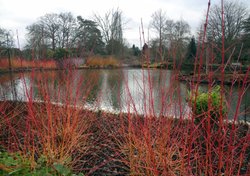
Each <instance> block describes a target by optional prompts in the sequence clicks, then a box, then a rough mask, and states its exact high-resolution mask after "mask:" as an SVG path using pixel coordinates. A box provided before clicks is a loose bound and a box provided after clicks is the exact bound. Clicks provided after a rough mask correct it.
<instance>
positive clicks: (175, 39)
mask: <svg viewBox="0 0 250 176" xmlns="http://www.w3.org/2000/svg"><path fill="white" fill-rule="evenodd" d="M168 24H169V25H167V26H168V27H167V29H166V35H167V36H168V37H167V38H168V43H169V51H170V56H171V57H172V58H173V59H175V60H183V59H184V57H185V54H186V51H187V46H188V42H189V40H190V26H189V24H188V23H187V22H186V21H184V20H182V19H181V20H179V21H176V22H171V21H169V22H168Z"/></svg>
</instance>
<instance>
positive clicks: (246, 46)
mask: <svg viewBox="0 0 250 176" xmlns="http://www.w3.org/2000/svg"><path fill="white" fill-rule="evenodd" d="M242 42H243V51H242V57H241V58H242V61H244V62H247V63H250V60H249V57H250V15H249V16H248V18H247V19H246V20H245V21H244V22H243V35H242Z"/></svg>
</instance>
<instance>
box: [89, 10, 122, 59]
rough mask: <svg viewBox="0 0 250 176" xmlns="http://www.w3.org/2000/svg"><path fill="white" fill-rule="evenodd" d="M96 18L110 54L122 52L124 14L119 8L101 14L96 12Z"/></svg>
mask: <svg viewBox="0 0 250 176" xmlns="http://www.w3.org/2000/svg"><path fill="white" fill-rule="evenodd" d="M94 20H95V21H96V23H97V25H98V27H99V28H100V30H101V32H102V36H103V39H104V41H105V44H106V48H107V51H108V54H121V52H122V48H123V30H124V25H125V23H123V16H122V11H120V10H119V9H116V10H109V11H108V12H106V13H105V14H104V16H103V17H102V16H100V15H98V14H94Z"/></svg>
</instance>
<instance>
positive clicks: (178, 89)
mask: <svg viewBox="0 0 250 176" xmlns="http://www.w3.org/2000/svg"><path fill="white" fill-rule="evenodd" d="M191 87H192V85H190V83H188V82H181V81H179V80H178V79H177V76H176V74H175V72H174V71H171V70H157V69H152V70H147V69H145V70H143V69H110V70H109V69H82V70H71V71H62V70H60V71H34V72H27V73H15V74H11V75H10V74H3V75H0V98H1V100H19V101H28V100H29V99H30V100H35V101H48V100H49V101H52V102H55V103H62V104H71V105H77V106H79V107H84V108H88V109H93V110H104V111H109V112H114V113H119V112H131V113H138V114H144V115H164V116H173V117H177V118H182V117H184V118H188V117H189V115H190V112H191V108H190V107H189V105H188V103H187V101H186V98H187V97H188V91H189V90H190V89H191ZM199 87H200V89H202V90H207V85H206V84H204V85H200V86H199ZM238 87H240V86H225V90H226V91H225V97H226V99H227V106H228V108H229V111H230V113H229V118H230V119H232V118H233V116H234V114H235V109H236V107H237V104H238V102H239V104H240V111H239V112H238V113H239V119H240V120H244V119H246V120H247V121H250V117H249V116H250V115H249V107H250V89H249V88H248V89H247V88H245V89H244V91H245V93H244V95H243V96H242V99H241V98H240V97H241V96H239V95H240V93H239V90H240V89H239V88H238Z"/></svg>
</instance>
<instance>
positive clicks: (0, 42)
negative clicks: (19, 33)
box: [0, 28, 14, 48]
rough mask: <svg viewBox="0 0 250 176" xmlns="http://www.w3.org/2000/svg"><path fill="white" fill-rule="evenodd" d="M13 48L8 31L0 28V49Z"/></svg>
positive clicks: (11, 37)
mask: <svg viewBox="0 0 250 176" xmlns="http://www.w3.org/2000/svg"><path fill="white" fill-rule="evenodd" d="M13 46H14V38H13V35H12V34H11V32H10V31H8V30H7V29H4V28H0V48H7V47H13Z"/></svg>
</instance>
